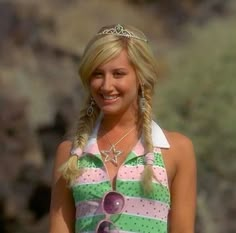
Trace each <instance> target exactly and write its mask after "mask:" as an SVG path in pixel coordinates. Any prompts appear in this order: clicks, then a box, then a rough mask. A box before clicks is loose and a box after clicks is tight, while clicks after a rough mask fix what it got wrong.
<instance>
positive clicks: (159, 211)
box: [76, 198, 170, 222]
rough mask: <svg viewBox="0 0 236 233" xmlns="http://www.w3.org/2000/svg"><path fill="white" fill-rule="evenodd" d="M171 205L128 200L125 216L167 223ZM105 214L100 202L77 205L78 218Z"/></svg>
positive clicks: (144, 200) (134, 199) (150, 201)
mask: <svg viewBox="0 0 236 233" xmlns="http://www.w3.org/2000/svg"><path fill="white" fill-rule="evenodd" d="M169 209H170V208H169V205H168V204H165V203H162V202H158V201H153V200H148V199H142V198H126V200H125V207H124V209H123V210H122V213H124V214H131V215H137V216H143V217H149V218H155V219H160V220H162V221H165V222H166V221H167V217H168V213H169ZM100 214H104V212H103V210H102V206H101V202H99V201H96V200H95V201H88V202H81V203H78V204H77V205H76V218H80V217H88V216H94V215H100Z"/></svg>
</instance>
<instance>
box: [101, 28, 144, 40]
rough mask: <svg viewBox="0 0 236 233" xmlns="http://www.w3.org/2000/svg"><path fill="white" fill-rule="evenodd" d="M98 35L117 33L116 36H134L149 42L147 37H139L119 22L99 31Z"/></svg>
mask: <svg viewBox="0 0 236 233" xmlns="http://www.w3.org/2000/svg"><path fill="white" fill-rule="evenodd" d="M97 35H115V36H124V37H127V38H134V39H137V40H142V41H145V42H148V41H147V39H146V38H142V37H138V36H136V35H135V34H134V33H133V32H130V31H129V30H127V29H125V28H124V27H123V26H122V25H120V24H117V25H116V26H115V27H113V28H108V29H104V30H103V31H102V32H99V33H97Z"/></svg>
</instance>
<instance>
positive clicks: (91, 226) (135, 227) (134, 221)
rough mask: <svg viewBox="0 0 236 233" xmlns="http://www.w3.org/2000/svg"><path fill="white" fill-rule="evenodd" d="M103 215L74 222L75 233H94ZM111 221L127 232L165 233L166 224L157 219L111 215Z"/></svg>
mask: <svg viewBox="0 0 236 233" xmlns="http://www.w3.org/2000/svg"><path fill="white" fill-rule="evenodd" d="M102 219H104V215H99V216H92V217H87V218H80V219H77V220H76V225H75V226H76V233H79V232H80V233H81V232H87V231H91V232H92V231H95V229H96V227H97V224H98V222H99V221H101V220H102ZM111 221H112V222H114V224H115V225H116V226H117V227H118V229H120V230H123V231H129V232H140V233H167V222H163V221H161V220H158V219H150V218H145V217H141V216H132V215H127V214H120V215H113V216H111Z"/></svg>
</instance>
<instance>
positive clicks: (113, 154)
mask: <svg viewBox="0 0 236 233" xmlns="http://www.w3.org/2000/svg"><path fill="white" fill-rule="evenodd" d="M134 129H135V127H133V128H131V129H130V130H128V131H127V132H126V133H125V134H124V135H123V136H122V137H121V138H120V139H119V140H118V141H117V142H115V143H111V141H110V140H109V138H108V137H107V136H106V135H104V136H105V137H106V139H107V141H108V142H109V144H110V146H111V147H110V149H108V150H101V153H102V155H104V156H105V160H104V161H105V162H109V161H111V162H113V163H115V164H116V165H117V158H118V157H119V156H120V155H121V154H122V153H123V151H122V150H118V149H117V148H116V145H117V144H118V143H120V142H121V141H122V140H123V139H124V138H125V137H127V136H128V135H129V134H130V133H131V132H132V131H133V130H134Z"/></svg>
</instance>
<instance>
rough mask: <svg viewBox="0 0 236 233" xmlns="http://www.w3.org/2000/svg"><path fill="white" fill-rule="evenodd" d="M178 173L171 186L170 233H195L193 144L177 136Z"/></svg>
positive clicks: (176, 161)
mask: <svg viewBox="0 0 236 233" xmlns="http://www.w3.org/2000/svg"><path fill="white" fill-rule="evenodd" d="M172 141H173V146H174V147H173V150H174V151H173V157H174V160H175V163H176V173H175V176H174V179H173V181H172V185H171V212H170V216H169V232H170V233H193V232H194V225H195V211H196V161H195V155H194V149H193V145H192V142H191V141H190V140H189V139H188V138H186V137H184V136H183V135H180V134H175V137H174V138H172Z"/></svg>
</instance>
